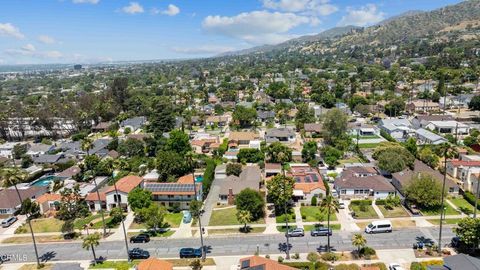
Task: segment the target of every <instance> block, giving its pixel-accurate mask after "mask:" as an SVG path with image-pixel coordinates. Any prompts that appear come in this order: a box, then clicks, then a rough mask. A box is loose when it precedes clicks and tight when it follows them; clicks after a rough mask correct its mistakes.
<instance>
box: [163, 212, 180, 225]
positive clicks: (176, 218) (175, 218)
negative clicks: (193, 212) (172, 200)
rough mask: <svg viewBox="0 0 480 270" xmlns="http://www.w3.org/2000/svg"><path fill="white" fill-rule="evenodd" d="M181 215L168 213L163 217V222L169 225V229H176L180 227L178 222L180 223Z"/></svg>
mask: <svg viewBox="0 0 480 270" xmlns="http://www.w3.org/2000/svg"><path fill="white" fill-rule="evenodd" d="M182 219H183V213H182V212H178V213H168V214H166V215H165V217H164V222H166V223H168V224H169V225H170V228H178V227H179V226H180V222H182Z"/></svg>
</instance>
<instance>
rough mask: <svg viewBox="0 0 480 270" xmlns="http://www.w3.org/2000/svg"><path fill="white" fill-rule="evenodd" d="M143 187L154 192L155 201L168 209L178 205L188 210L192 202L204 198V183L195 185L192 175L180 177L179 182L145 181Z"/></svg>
mask: <svg viewBox="0 0 480 270" xmlns="http://www.w3.org/2000/svg"><path fill="white" fill-rule="evenodd" d="M143 186H144V188H145V189H146V190H149V191H150V192H152V196H153V198H152V199H153V201H155V202H158V203H160V204H161V205H164V206H166V207H173V206H175V205H177V206H179V207H180V209H183V210H187V209H189V207H190V202H191V201H192V200H194V199H196V200H199V201H201V200H202V197H203V192H202V183H201V182H196V184H195V185H194V184H193V175H192V174H187V175H185V176H182V177H180V178H179V179H178V180H177V182H167V183H160V182H156V181H145V183H144V184H143ZM195 192H196V194H197V196H196V197H195Z"/></svg>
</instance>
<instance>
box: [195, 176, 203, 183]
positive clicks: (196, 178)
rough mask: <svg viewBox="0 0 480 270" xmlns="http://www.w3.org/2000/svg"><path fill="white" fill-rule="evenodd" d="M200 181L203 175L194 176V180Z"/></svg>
mask: <svg viewBox="0 0 480 270" xmlns="http://www.w3.org/2000/svg"><path fill="white" fill-rule="evenodd" d="M202 181H203V175H198V176H195V182H202Z"/></svg>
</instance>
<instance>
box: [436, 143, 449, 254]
mask: <svg viewBox="0 0 480 270" xmlns="http://www.w3.org/2000/svg"><path fill="white" fill-rule="evenodd" d="M447 153H448V145H446V146H445V153H444V155H443V157H444V159H445V162H444V164H445V167H444V168H445V169H444V172H443V184H442V202H441V209H440V231H439V232H438V252H441V251H442V228H443V213H444V211H445V210H444V209H443V208H444V203H445V202H444V200H445V182H446V180H447Z"/></svg>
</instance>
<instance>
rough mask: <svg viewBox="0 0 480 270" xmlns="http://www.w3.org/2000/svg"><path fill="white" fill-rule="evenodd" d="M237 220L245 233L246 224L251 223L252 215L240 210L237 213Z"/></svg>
mask: <svg viewBox="0 0 480 270" xmlns="http://www.w3.org/2000/svg"><path fill="white" fill-rule="evenodd" d="M237 220H238V222H240V223H243V224H244V226H243V232H245V233H246V232H247V223H249V222H250V221H252V214H251V213H250V212H249V211H246V210H240V211H238V212H237Z"/></svg>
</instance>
